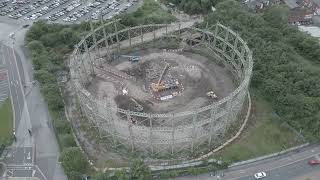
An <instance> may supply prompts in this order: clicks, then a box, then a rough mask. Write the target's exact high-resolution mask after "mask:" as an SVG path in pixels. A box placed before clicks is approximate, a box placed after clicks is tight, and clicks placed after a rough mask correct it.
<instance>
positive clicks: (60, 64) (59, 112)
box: [26, 21, 89, 180]
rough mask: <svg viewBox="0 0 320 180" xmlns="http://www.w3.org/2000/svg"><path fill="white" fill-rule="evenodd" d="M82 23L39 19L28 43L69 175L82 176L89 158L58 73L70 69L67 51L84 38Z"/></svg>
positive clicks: (76, 178)
mask: <svg viewBox="0 0 320 180" xmlns="http://www.w3.org/2000/svg"><path fill="white" fill-rule="evenodd" d="M79 29H80V28H79V27H67V26H63V25H57V24H46V23H45V22H43V21H39V22H36V23H35V24H34V25H33V26H32V27H31V28H30V30H29V31H28V33H27V35H26V41H27V42H26V43H27V46H28V48H29V50H30V51H31V55H32V62H33V66H34V70H35V72H34V76H35V78H36V79H37V80H38V82H39V83H40V85H41V92H42V94H43V95H44V97H45V99H46V101H47V103H48V107H49V111H50V115H51V117H52V122H53V127H54V130H55V132H56V136H57V140H58V143H59V146H60V148H61V151H62V152H61V156H60V161H61V162H62V166H63V167H64V169H65V173H66V174H67V176H68V178H69V179H74V180H78V179H81V176H82V174H84V173H86V171H88V169H89V168H88V166H89V165H88V162H87V160H86V159H85V158H84V156H83V154H82V152H81V151H80V149H79V148H78V147H77V145H76V143H75V140H74V139H73V135H72V132H71V125H70V123H69V122H68V121H67V120H66V117H65V115H64V104H63V99H62V97H61V95H60V91H59V88H58V82H57V74H58V73H59V72H61V71H66V70H68V69H67V68H66V66H65V63H64V55H65V53H67V52H70V51H71V50H72V48H73V45H74V44H75V43H76V42H78V41H79V40H80V38H79V36H78V35H79V34H78V31H79Z"/></svg>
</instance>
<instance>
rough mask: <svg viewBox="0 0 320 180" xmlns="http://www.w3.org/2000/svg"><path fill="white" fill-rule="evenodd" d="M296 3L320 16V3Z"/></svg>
mask: <svg viewBox="0 0 320 180" xmlns="http://www.w3.org/2000/svg"><path fill="white" fill-rule="evenodd" d="M296 3H297V4H298V6H299V7H301V8H304V9H308V10H310V11H312V12H313V14H314V15H320V1H319V2H318V1H315V0H298V1H297V2H296Z"/></svg>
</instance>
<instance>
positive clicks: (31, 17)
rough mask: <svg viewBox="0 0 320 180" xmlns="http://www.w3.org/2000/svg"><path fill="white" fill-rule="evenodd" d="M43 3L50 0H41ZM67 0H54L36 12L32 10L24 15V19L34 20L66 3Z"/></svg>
mask: <svg viewBox="0 0 320 180" xmlns="http://www.w3.org/2000/svg"><path fill="white" fill-rule="evenodd" d="M41 1H42V3H43V4H45V3H48V2H50V1H51V0H41ZM67 2H68V0H55V1H53V2H52V3H50V4H48V5H46V6H44V7H42V8H41V9H38V10H37V11H36V12H34V13H33V14H31V15H28V16H26V17H24V20H35V19H38V18H40V17H41V16H43V15H45V14H47V13H49V12H50V11H52V10H53V9H55V8H57V7H59V6H61V5H63V4H65V3H67Z"/></svg>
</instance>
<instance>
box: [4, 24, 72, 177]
mask: <svg viewBox="0 0 320 180" xmlns="http://www.w3.org/2000/svg"><path fill="white" fill-rule="evenodd" d="M1 26H2V27H3V28H2V29H0V35H2V36H0V38H1V39H2V43H1V46H0V53H1V55H0V59H1V62H5V64H6V68H7V70H8V78H9V82H10V83H9V84H10V91H11V95H12V97H11V99H12V102H13V108H14V109H13V110H14V116H15V117H14V118H15V123H14V124H15V134H16V139H17V140H16V141H15V142H14V143H13V144H12V146H11V147H10V148H9V149H7V150H6V156H5V163H6V164H7V165H8V167H7V170H8V171H7V177H38V178H39V179H41V180H66V179H67V178H66V176H65V174H64V172H63V170H62V167H61V165H60V164H59V163H58V156H59V146H58V144H57V141H56V137H55V134H54V132H53V129H52V125H51V120H50V117H49V115H48V109H47V105H46V103H45V101H44V99H43V97H42V95H41V93H40V88H39V87H38V85H37V84H36V83H32V82H33V77H32V76H33V69H32V65H31V61H30V58H29V57H27V56H26V54H25V52H26V51H25V49H23V48H24V36H25V33H26V29H23V28H21V27H20V26H18V25H15V24H14V25H12V24H5V23H2V24H1ZM11 32H15V34H16V36H15V37H16V38H15V41H14V42H15V43H14V44H13V43H12V40H10V39H9V38H8V35H9V33H11ZM28 129H32V135H30V134H29V132H28ZM48 142H49V143H48Z"/></svg>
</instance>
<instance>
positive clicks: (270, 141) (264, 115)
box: [214, 95, 303, 163]
mask: <svg viewBox="0 0 320 180" xmlns="http://www.w3.org/2000/svg"><path fill="white" fill-rule="evenodd" d="M301 143H303V141H302V140H301V138H299V137H298V135H297V134H296V133H294V132H293V131H292V130H291V129H290V128H289V127H288V126H287V125H286V124H285V123H284V122H282V121H281V120H280V119H279V118H277V116H275V114H274V110H273V109H272V107H271V106H270V104H269V103H268V102H266V101H265V100H263V99H262V98H259V97H257V96H254V95H253V98H252V111H251V115H250V119H249V121H248V124H247V127H246V129H245V132H244V133H243V134H242V135H241V137H240V138H239V139H238V140H236V141H235V142H234V143H233V144H231V145H230V146H227V147H226V148H225V149H223V150H222V151H221V152H219V153H217V154H215V155H214V157H215V158H217V159H219V158H222V160H224V161H225V162H227V163H233V162H237V161H242V160H247V159H251V158H255V157H258V156H262V155H266V154H270V153H275V152H278V151H281V150H283V149H286V148H289V147H292V146H296V145H299V144H301Z"/></svg>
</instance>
